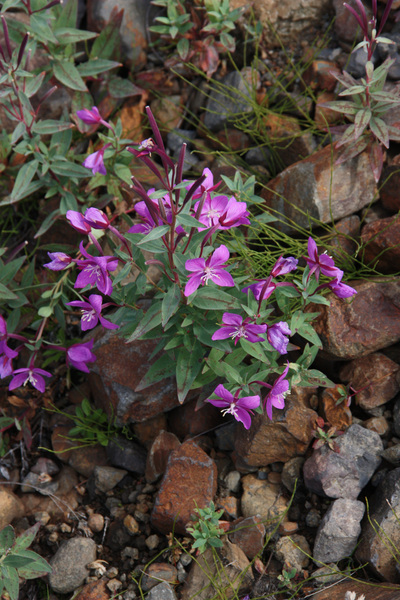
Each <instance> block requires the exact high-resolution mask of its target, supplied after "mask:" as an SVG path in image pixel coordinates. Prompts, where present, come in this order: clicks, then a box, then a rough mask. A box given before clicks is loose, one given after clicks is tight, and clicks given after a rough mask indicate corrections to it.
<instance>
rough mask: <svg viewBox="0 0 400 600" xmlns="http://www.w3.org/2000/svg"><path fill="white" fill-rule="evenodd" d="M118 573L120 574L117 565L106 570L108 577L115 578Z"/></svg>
mask: <svg viewBox="0 0 400 600" xmlns="http://www.w3.org/2000/svg"><path fill="white" fill-rule="evenodd" d="M117 575H118V569H117V567H110V568H109V569H107V571H106V576H107V577H108V579H114V577H116V576H117Z"/></svg>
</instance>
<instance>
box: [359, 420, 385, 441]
mask: <svg viewBox="0 0 400 600" xmlns="http://www.w3.org/2000/svg"><path fill="white" fill-rule="evenodd" d="M363 427H365V428H366V429H369V430H370V431H375V432H376V433H377V434H378V435H380V436H381V437H385V436H386V435H387V434H388V433H389V431H390V425H389V423H388V421H387V419H385V417H372V418H371V419H367V420H366V421H364V423H363Z"/></svg>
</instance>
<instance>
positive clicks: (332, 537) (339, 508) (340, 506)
mask: <svg viewBox="0 0 400 600" xmlns="http://www.w3.org/2000/svg"><path fill="white" fill-rule="evenodd" d="M364 511H365V506H364V504H363V503H362V502H359V501H358V500H349V499H344V498H339V499H338V500H335V502H333V503H332V505H331V506H330V508H329V509H328V511H327V513H326V514H325V516H324V518H323V519H322V521H321V525H320V526H319V528H318V531H317V536H316V538H315V544H314V551H313V559H314V562H315V563H316V564H319V563H329V562H337V561H339V560H342V558H345V557H346V556H349V555H350V554H351V553H352V552H353V550H354V548H355V546H356V544H357V540H358V536H359V535H360V533H361V525H360V522H361V519H362V518H363V516H364Z"/></svg>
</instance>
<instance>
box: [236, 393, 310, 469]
mask: <svg viewBox="0 0 400 600" xmlns="http://www.w3.org/2000/svg"><path fill="white" fill-rule="evenodd" d="M307 392H308V393H309V394H308V395H309V396H310V395H311V393H312V391H311V390H307ZM302 393H303V392H302ZM317 417H318V415H317V413H316V412H315V411H314V410H312V409H311V408H308V406H307V405H306V402H304V401H303V399H302V398H301V397H300V396H299V394H298V393H297V389H296V388H295V389H293V390H292V393H291V394H289V395H288V396H286V399H285V409H284V410H283V411H282V410H278V409H275V408H274V409H273V420H272V421H270V419H269V418H268V417H267V415H266V414H262V415H254V417H253V419H252V423H251V427H250V429H245V428H244V427H240V428H237V429H236V441H235V450H236V453H237V454H238V456H240V457H241V459H242V460H243V461H245V463H246V464H247V465H249V466H257V467H263V466H266V465H269V464H271V463H274V462H286V461H288V460H289V459H290V458H293V457H294V456H298V455H301V454H304V453H305V452H306V450H307V448H308V446H309V444H310V442H311V439H312V432H313V426H314V423H315V420H316V419H317Z"/></svg>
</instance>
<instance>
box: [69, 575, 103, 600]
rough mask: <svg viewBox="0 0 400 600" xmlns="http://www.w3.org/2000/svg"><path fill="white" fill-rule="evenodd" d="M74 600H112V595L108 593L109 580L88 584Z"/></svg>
mask: <svg viewBox="0 0 400 600" xmlns="http://www.w3.org/2000/svg"><path fill="white" fill-rule="evenodd" d="M74 600H110V594H109V592H108V591H107V580H106V579H99V580H98V581H91V582H90V583H87V584H86V585H85V586H84V587H83V588H82V589H81V591H80V592H79V593H78V595H77V596H74Z"/></svg>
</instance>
